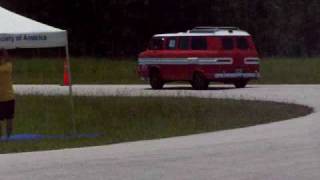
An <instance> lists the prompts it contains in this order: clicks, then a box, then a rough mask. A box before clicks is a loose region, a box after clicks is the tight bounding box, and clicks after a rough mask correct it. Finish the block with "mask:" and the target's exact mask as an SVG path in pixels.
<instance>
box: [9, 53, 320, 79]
mask: <svg viewBox="0 0 320 180" xmlns="http://www.w3.org/2000/svg"><path fill="white" fill-rule="evenodd" d="M72 73H73V82H74V83H75V84H141V83H145V82H143V81H141V80H140V79H139V77H138V76H137V74H136V61H135V60H134V59H131V60H106V59H92V58H78V59H72ZM261 73H262V78H261V79H260V80H259V81H253V82H252V83H258V84H318V83H320V58H310V59H307V58H300V59H298V58H297V59H294V58H292V59H289V58H272V59H263V61H262V64H261ZM62 80H63V60H57V59H32V60H26V59H17V60H16V61H15V66H14V81H15V83H17V84H61V83H62Z"/></svg>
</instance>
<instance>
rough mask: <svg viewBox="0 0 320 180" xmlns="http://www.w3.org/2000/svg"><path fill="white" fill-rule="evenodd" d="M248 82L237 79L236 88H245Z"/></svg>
mask: <svg viewBox="0 0 320 180" xmlns="http://www.w3.org/2000/svg"><path fill="white" fill-rule="evenodd" d="M247 84H248V81H247V80H241V81H237V82H235V83H234V86H235V87H236V88H245V87H246V86H247Z"/></svg>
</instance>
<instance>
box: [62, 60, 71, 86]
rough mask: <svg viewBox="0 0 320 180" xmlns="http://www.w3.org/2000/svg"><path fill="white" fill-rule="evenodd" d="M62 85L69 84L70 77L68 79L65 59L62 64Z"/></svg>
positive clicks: (67, 67)
mask: <svg viewBox="0 0 320 180" xmlns="http://www.w3.org/2000/svg"><path fill="white" fill-rule="evenodd" d="M63 68H64V70H63V85H64V86H69V85H70V79H69V65H68V62H67V61H66V60H65V61H64V65H63Z"/></svg>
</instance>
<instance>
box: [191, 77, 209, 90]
mask: <svg viewBox="0 0 320 180" xmlns="http://www.w3.org/2000/svg"><path fill="white" fill-rule="evenodd" d="M191 85H192V87H193V89H195V90H207V89H208V87H209V81H208V80H207V79H206V78H205V77H204V75H203V74H201V73H195V74H194V75H193V79H192V82H191Z"/></svg>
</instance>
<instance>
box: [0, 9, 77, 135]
mask: <svg viewBox="0 0 320 180" xmlns="http://www.w3.org/2000/svg"><path fill="white" fill-rule="evenodd" d="M0 24H1V25H0V49H17V48H54V47H65V50H66V65H67V68H68V76H69V95H70V102H71V106H72V107H71V108H72V115H71V118H72V121H73V125H74V132H76V130H75V122H74V118H73V98H72V81H71V71H70V58H69V49H68V37H67V31H65V30H61V29H58V28H55V27H52V26H48V25H46V24H42V23H40V22H37V21H34V20H32V19H29V18H26V17H24V16H21V15H19V14H16V13H14V12H11V11H9V10H7V9H4V8H2V7H0Z"/></svg>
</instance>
